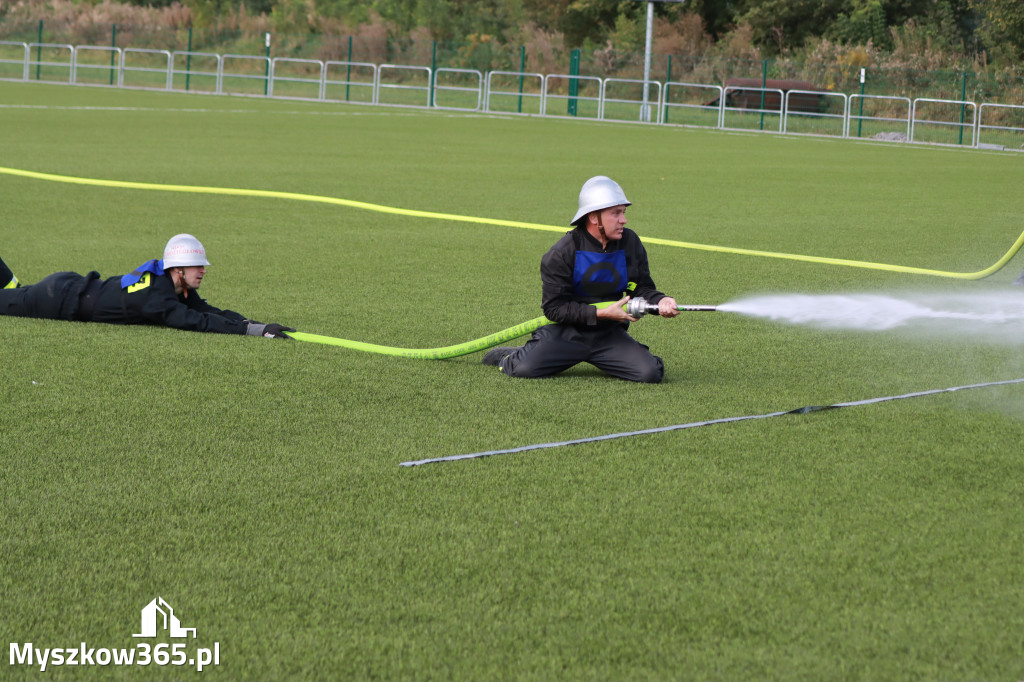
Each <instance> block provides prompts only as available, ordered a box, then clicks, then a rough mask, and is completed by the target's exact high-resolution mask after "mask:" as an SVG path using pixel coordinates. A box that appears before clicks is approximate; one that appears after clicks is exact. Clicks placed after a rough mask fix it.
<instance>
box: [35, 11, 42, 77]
mask: <svg viewBox="0 0 1024 682" xmlns="http://www.w3.org/2000/svg"><path fill="white" fill-rule="evenodd" d="M36 43H37V45H36V80H39V67H40V66H41V65H42V64H41V62H42V61H43V20H42V19H40V20H39V37H38V38H36Z"/></svg>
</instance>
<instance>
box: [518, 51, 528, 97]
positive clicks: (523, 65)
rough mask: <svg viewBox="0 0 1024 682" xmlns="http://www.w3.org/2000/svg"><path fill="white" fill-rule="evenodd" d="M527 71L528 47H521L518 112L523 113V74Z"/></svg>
mask: <svg viewBox="0 0 1024 682" xmlns="http://www.w3.org/2000/svg"><path fill="white" fill-rule="evenodd" d="M525 71H526V45H520V46H519V107H518V109H517V111H518V112H519V113H520V114H521V113H523V73H524V72H525Z"/></svg>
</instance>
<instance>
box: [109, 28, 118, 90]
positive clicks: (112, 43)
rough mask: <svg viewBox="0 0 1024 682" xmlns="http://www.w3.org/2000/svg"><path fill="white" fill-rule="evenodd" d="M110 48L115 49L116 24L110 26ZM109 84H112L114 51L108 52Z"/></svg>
mask: <svg viewBox="0 0 1024 682" xmlns="http://www.w3.org/2000/svg"><path fill="white" fill-rule="evenodd" d="M110 47H112V48H115V49H116V48H117V24H111V25H110ZM110 84H111V85H113V84H114V50H111V51H110Z"/></svg>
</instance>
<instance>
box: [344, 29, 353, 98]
mask: <svg viewBox="0 0 1024 682" xmlns="http://www.w3.org/2000/svg"><path fill="white" fill-rule="evenodd" d="M351 87H352V36H349V37H348V65H347V66H346V67H345V101H346V102H347V101H348V91H349V89H350V88H351Z"/></svg>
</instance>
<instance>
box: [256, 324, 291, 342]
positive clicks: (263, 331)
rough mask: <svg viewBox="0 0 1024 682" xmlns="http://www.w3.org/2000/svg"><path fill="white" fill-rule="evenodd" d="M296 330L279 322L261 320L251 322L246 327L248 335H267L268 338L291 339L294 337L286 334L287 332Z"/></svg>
mask: <svg viewBox="0 0 1024 682" xmlns="http://www.w3.org/2000/svg"><path fill="white" fill-rule="evenodd" d="M293 331H295V330H294V329H292V328H291V327H285V326H282V325H279V324H261V323H259V322H250V323H249V326H248V327H247V328H246V330H245V333H246V334H247V335H248V336H265V337H267V338H268V339H290V338H292V337H290V336H288V335H287V334H285V332H293Z"/></svg>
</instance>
